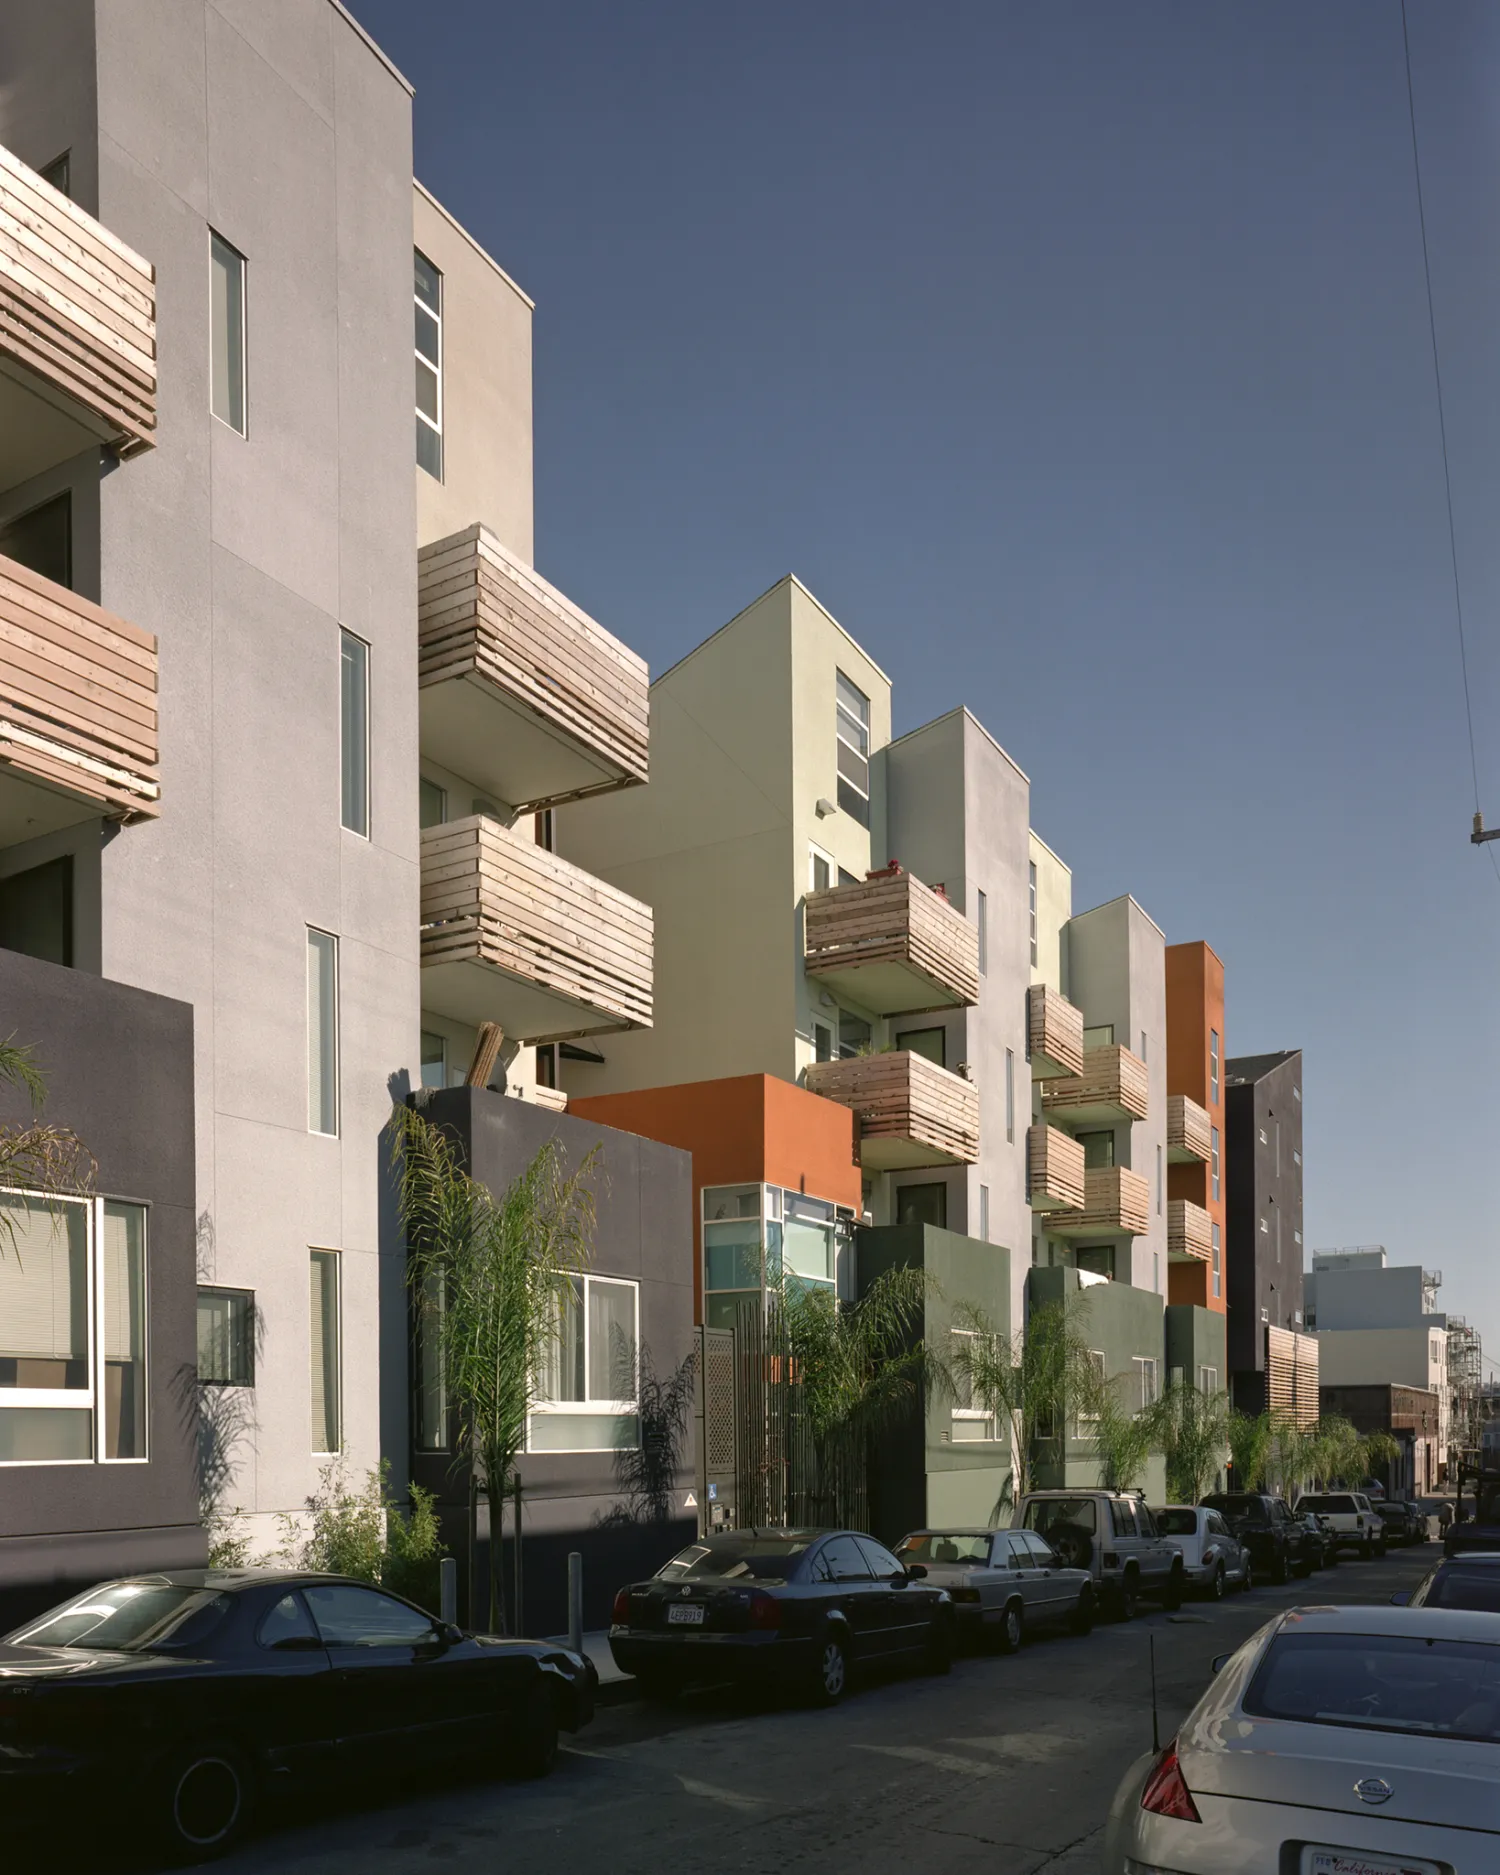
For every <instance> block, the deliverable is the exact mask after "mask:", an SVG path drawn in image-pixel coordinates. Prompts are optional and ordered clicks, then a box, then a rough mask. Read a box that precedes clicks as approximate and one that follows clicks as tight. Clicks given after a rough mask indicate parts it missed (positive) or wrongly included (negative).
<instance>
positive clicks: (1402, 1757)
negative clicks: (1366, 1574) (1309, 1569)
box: [1102, 1608, 1500, 1875]
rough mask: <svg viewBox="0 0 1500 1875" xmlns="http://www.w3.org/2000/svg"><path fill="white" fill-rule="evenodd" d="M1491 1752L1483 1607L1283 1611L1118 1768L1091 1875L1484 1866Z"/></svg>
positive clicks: (1441, 1874) (1488, 1861)
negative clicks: (1171, 1724) (1163, 1731)
mask: <svg viewBox="0 0 1500 1875" xmlns="http://www.w3.org/2000/svg"><path fill="white" fill-rule="evenodd" d="M1497 1748H1500V1623H1497V1622H1496V1620H1495V1617H1494V1616H1493V1615H1489V1614H1470V1613H1465V1612H1462V1611H1459V1610H1455V1609H1447V1608H1296V1609H1292V1610H1291V1611H1290V1612H1289V1613H1287V1614H1283V1615H1281V1616H1279V1617H1278V1618H1277V1619H1276V1620H1274V1621H1272V1622H1270V1623H1268V1625H1267V1626H1266V1627H1264V1628H1262V1629H1261V1630H1260V1632H1259V1633H1258V1634H1256V1635H1254V1636H1252V1638H1251V1639H1250V1640H1248V1641H1247V1642H1246V1643H1245V1645H1244V1646H1243V1647H1241V1648H1240V1650H1239V1652H1238V1653H1236V1654H1234V1655H1233V1656H1232V1657H1226V1662H1225V1663H1224V1664H1223V1671H1222V1672H1221V1673H1220V1674H1219V1676H1218V1677H1217V1678H1216V1679H1215V1680H1214V1682H1213V1683H1212V1685H1211V1686H1210V1687H1209V1689H1208V1691H1207V1692H1206V1693H1205V1694H1204V1696H1203V1698H1202V1699H1200V1700H1199V1702H1198V1704H1197V1706H1196V1707H1195V1708H1194V1709H1193V1711H1192V1713H1191V1714H1190V1715H1189V1717H1188V1719H1187V1721H1186V1722H1185V1723H1184V1725H1183V1727H1182V1729H1181V1731H1180V1732H1179V1733H1178V1735H1177V1737H1176V1738H1174V1739H1173V1740H1172V1741H1171V1743H1170V1744H1169V1745H1168V1746H1167V1747H1166V1749H1165V1750H1164V1751H1162V1752H1160V1753H1153V1754H1151V1755H1148V1756H1147V1757H1145V1758H1142V1759H1141V1760H1140V1761H1139V1763H1137V1764H1136V1765H1135V1766H1134V1767H1133V1768H1132V1769H1131V1770H1130V1771H1129V1772H1128V1773H1127V1774H1126V1776H1125V1779H1124V1781H1123V1782H1122V1784H1121V1785H1120V1788H1119V1790H1118V1791H1117V1792H1116V1795H1115V1800H1114V1804H1113V1807H1112V1809H1111V1811H1110V1817H1109V1823H1108V1826H1107V1829H1106V1834H1105V1849H1104V1857H1103V1864H1102V1866H1103V1870H1104V1875H1140V1871H1143V1870H1147V1869H1171V1870H1173V1871H1175V1872H1176V1875H1251V1872H1252V1871H1255V1872H1256V1875H1259V1871H1262V1870H1266V1871H1269V1870H1276V1871H1278V1875H1488V1872H1489V1871H1491V1870H1494V1869H1496V1868H1500V1782H1497V1780H1496V1776H1495V1767H1496V1764H1497V1762H1500V1758H1497Z"/></svg>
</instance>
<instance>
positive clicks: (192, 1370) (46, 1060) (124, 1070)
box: [0, 950, 206, 1621]
mask: <svg viewBox="0 0 1500 1875" xmlns="http://www.w3.org/2000/svg"><path fill="white" fill-rule="evenodd" d="M0 1035H4V1036H10V1035H14V1036H15V1038H16V1040H17V1041H18V1042H23V1043H27V1044H31V1045H33V1046H34V1047H35V1048H36V1050H37V1059H38V1063H39V1065H40V1066H41V1067H42V1069H43V1071H44V1072H45V1074H46V1077H47V1083H48V1098H47V1102H46V1107H45V1115H46V1117H47V1118H48V1119H49V1120H51V1121H54V1122H55V1123H56V1124H58V1125H61V1126H68V1127H71V1128H72V1129H73V1131H74V1132H75V1133H77V1134H78V1136H79V1138H80V1139H82V1140H83V1142H84V1144H85V1145H86V1146H87V1147H88V1148H89V1150H90V1152H92V1154H93V1155H94V1158H95V1159H96V1161H97V1162H98V1168H99V1169H98V1178H97V1190H98V1191H99V1192H100V1193H101V1194H102V1195H103V1196H106V1197H113V1198H127V1199H131V1200H134V1201H136V1202H140V1203H144V1204H146V1205H149V1207H150V1214H149V1220H148V1227H147V1246H148V1248H147V1265H148V1277H147V1284H148V1288H147V1331H148V1344H147V1386H148V1390H149V1413H150V1418H149V1432H148V1451H149V1454H150V1455H149V1458H148V1459H147V1460H146V1462H145V1463H143V1464H128V1465H18V1466H6V1467H3V1468H0V1621H3V1620H4V1618H5V1616H6V1615H7V1614H8V1613H10V1612H12V1611H14V1613H15V1615H16V1618H17V1619H19V1618H20V1616H21V1615H22V1614H24V1613H25V1612H27V1610H28V1609H29V1608H32V1607H42V1606H45V1605H46V1604H47V1603H48V1602H50V1601H54V1600H57V1599H59V1598H60V1597H61V1596H62V1595H63V1594H65V1593H68V1592H70V1591H71V1590H73V1589H75V1588H79V1587H84V1586H86V1585H87V1584H88V1583H89V1582H92V1581H97V1580H99V1579H100V1578H101V1577H103V1576H109V1575H117V1574H120V1573H123V1572H126V1571H130V1570H134V1569H142V1568H155V1569H160V1568H172V1567H184V1566H191V1565H192V1564H195V1563H201V1562H202V1561H203V1560H204V1556H205V1553H206V1552H205V1545H204V1537H203V1532H202V1529H201V1527H200V1525H199V1522H198V1491H197V1470H196V1451H197V1445H196V1440H197V1385H196V1382H197V1328H196V1315H197V1281H196V1267H195V1244H196V1233H195V1218H194V1189H193V1165H194V1142H193V1012H192V1009H191V1008H190V1007H189V1006H188V1005H187V1004H186V1003H180V1002H175V1001H172V1000H170V999H169V998H167V997H164V996H155V995H152V994H151V993H150V992H148V991H146V990H138V989H132V988H130V987H128V986H127V985H125V984H121V983H110V982H107V981H105V980H103V979H102V978H100V977H96V976H91V975H88V974H87V973H85V972H83V971H79V970H65V969H62V968H61V967H59V966H58V965H55V964H46V963H39V962H37V961H36V960H35V959H34V958H31V957H22V956H20V955H19V954H17V953H16V952H14V951H6V950H0ZM29 1116H30V1106H29V1103H28V1102H27V1101H26V1100H25V1099H24V1097H22V1096H21V1095H19V1094H18V1093H17V1092H16V1091H15V1090H14V1089H11V1088H8V1087H6V1088H0V1123H8V1124H14V1123H16V1122H21V1121H24V1120H26V1119H27V1118H29ZM0 1253H3V1252H0Z"/></svg>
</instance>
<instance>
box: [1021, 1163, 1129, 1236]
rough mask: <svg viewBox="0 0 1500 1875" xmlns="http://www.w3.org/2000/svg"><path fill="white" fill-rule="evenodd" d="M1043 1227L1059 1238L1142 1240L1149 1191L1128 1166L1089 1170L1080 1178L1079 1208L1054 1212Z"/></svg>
mask: <svg viewBox="0 0 1500 1875" xmlns="http://www.w3.org/2000/svg"><path fill="white" fill-rule="evenodd" d="M1047 1228H1048V1230H1051V1231H1056V1232H1057V1233H1058V1234H1059V1235H1060V1236H1063V1237H1144V1236H1145V1234H1146V1232H1147V1231H1148V1230H1149V1229H1150V1228H1151V1188H1150V1186H1149V1185H1148V1184H1147V1183H1146V1181H1145V1179H1143V1178H1142V1177H1141V1175H1140V1173H1139V1172H1132V1171H1131V1169H1130V1167H1129V1166H1128V1165H1109V1166H1095V1167H1091V1168H1090V1169H1089V1170H1088V1171H1087V1172H1085V1173H1084V1175H1083V1209H1082V1210H1081V1211H1056V1212H1054V1213H1053V1214H1052V1216H1051V1217H1050V1218H1048V1220H1047Z"/></svg>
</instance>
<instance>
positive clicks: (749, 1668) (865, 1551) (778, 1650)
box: [609, 1530, 954, 1705]
mask: <svg viewBox="0 0 1500 1875" xmlns="http://www.w3.org/2000/svg"><path fill="white" fill-rule="evenodd" d="M926 1574H927V1571H926V1569H925V1568H924V1567H923V1566H922V1565H921V1564H920V1563H915V1564H913V1565H912V1566H911V1567H909V1568H907V1567H903V1565H902V1564H901V1563H899V1562H898V1561H897V1560H896V1558H895V1557H894V1556H893V1555H892V1554H891V1552H890V1551H889V1550H888V1549H886V1548H885V1546H884V1545H883V1544H880V1543H877V1542H876V1541H875V1539H874V1538H873V1537H868V1536H863V1535H861V1534H860V1533H859V1532H858V1531H854V1530H734V1531H729V1532H725V1533H723V1534H716V1535H713V1536H704V1537H700V1538H699V1540H698V1541H697V1542H696V1543H690V1544H689V1545H688V1546H687V1548H686V1549H684V1550H679V1551H678V1553H677V1554H676V1555H675V1556H674V1557H673V1558H672V1560H671V1561H670V1562H669V1563H667V1564H665V1565H664V1567H662V1568H661V1569H659V1570H658V1571H657V1572H656V1574H655V1575H654V1576H652V1577H651V1579H650V1580H649V1581H647V1582H635V1583H632V1584H631V1585H630V1587H628V1588H623V1589H621V1590H620V1592H619V1594H618V1595H617V1596H616V1597H615V1608H614V1626H613V1627H612V1628H611V1629H610V1631H609V1645H610V1650H611V1651H612V1653H613V1654H614V1657H615V1661H616V1664H617V1665H618V1666H619V1667H620V1668H621V1670H622V1671H623V1672H625V1673H631V1674H634V1675H635V1677H636V1679H637V1680H638V1681H639V1682H640V1684H641V1690H642V1691H643V1692H645V1693H647V1694H648V1695H650V1694H669V1693H672V1692H675V1691H677V1690H678V1689H679V1688H680V1687H683V1686H685V1685H688V1684H690V1683H693V1682H698V1683H700V1684H701V1683H703V1682H706V1681H712V1680H728V1679H742V1680H759V1681H772V1682H775V1683H776V1684H778V1685H780V1686H781V1687H783V1688H784V1689H786V1690H789V1691H801V1692H805V1693H806V1694H808V1695H809V1696H810V1697H811V1698H813V1699H815V1700H817V1701H818V1702H820V1703H821V1704H824V1705H832V1704H833V1703H834V1701H836V1700H838V1699H840V1698H842V1696H843V1693H844V1689H845V1687H846V1685H847V1683H848V1678H849V1670H850V1668H851V1667H853V1666H857V1665H868V1664H873V1663H884V1662H888V1661H889V1662H894V1661H896V1660H898V1659H903V1658H910V1657H911V1656H913V1655H915V1656H916V1657H917V1658H919V1659H921V1660H924V1661H925V1662H926V1664H927V1666H928V1667H929V1668H930V1669H931V1670H932V1671H933V1672H934V1673H946V1672H947V1670H948V1668H949V1666H950V1665H951V1664H952V1659H953V1638H954V1625H953V1605H952V1603H951V1601H950V1600H949V1598H948V1595H947V1593H946V1592H945V1591H944V1590H942V1589H940V1588H938V1587H936V1586H935V1585H932V1584H929V1583H927V1582H925V1581H924V1580H923V1579H922V1578H924V1577H925V1576H926Z"/></svg>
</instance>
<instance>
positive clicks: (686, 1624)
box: [667, 1602, 1437, 1875]
mask: <svg viewBox="0 0 1500 1875" xmlns="http://www.w3.org/2000/svg"><path fill="white" fill-rule="evenodd" d="M667 1620H668V1621H669V1622H670V1623H671V1625H672V1626H673V1627H674V1628H701V1627H702V1626H703V1610H702V1609H701V1608H699V1607H698V1606H697V1605H696V1604H695V1603H693V1602H673V1603H672V1605H671V1607H670V1608H669V1609H668V1610H667ZM1382 1875H1383V1872H1382ZM1423 1875H1425V1871H1424V1872H1423ZM1433 1875H1437V1871H1436V1870H1434V1871H1433Z"/></svg>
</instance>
